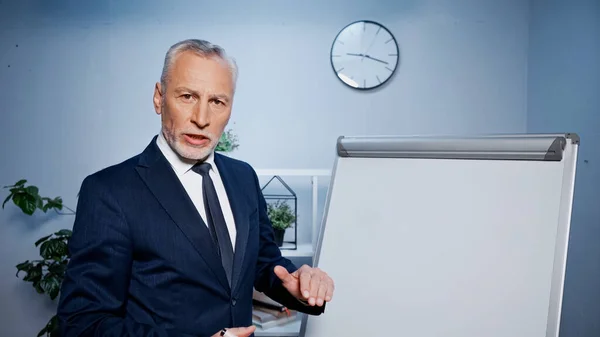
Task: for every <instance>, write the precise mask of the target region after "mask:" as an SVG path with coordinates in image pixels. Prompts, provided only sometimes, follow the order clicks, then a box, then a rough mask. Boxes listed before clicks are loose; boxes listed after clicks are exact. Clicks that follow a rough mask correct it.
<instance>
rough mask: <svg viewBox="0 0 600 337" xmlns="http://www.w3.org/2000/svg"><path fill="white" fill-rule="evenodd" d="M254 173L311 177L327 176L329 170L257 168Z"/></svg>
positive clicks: (329, 172)
mask: <svg viewBox="0 0 600 337" xmlns="http://www.w3.org/2000/svg"><path fill="white" fill-rule="evenodd" d="M255 171H256V174H257V175H259V176H288V177H289V176H297V177H302V176H306V177H312V176H329V175H331V170H325V169H308V170H302V169H298V170H295V169H257V170H255Z"/></svg>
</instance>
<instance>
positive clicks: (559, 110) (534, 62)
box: [527, 0, 600, 337]
mask: <svg viewBox="0 0 600 337" xmlns="http://www.w3.org/2000/svg"><path fill="white" fill-rule="evenodd" d="M530 18H531V19H530V20H531V22H530V30H529V40H530V44H529V86H528V91H529V100H528V110H529V114H528V119H527V130H528V131H529V132H557V131H559V132H564V131H574V132H577V133H579V135H580V136H581V147H580V153H579V161H578V169H577V178H576V184H575V205H574V207H573V221H572V229H571V240H570V243H569V244H570V249H569V256H568V260H567V275H566V281H565V282H566V284H565V295H564V308H563V315H562V327H561V328H562V329H561V336H567V337H579V336H586V337H587V336H590V337H592V336H600V245H599V244H598V243H599V242H600V166H599V164H600V151H599V150H598V145H599V144H600V2H599V1H598V0H575V1H574V0H568V1H567V0H558V1H557V0H552V1H545V0H536V1H533V2H532V3H531V11H530Z"/></svg>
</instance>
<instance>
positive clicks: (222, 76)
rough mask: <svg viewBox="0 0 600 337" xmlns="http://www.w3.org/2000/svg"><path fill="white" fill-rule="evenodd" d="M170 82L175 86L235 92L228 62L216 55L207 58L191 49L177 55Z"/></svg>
mask: <svg viewBox="0 0 600 337" xmlns="http://www.w3.org/2000/svg"><path fill="white" fill-rule="evenodd" d="M169 82H170V84H171V85H172V86H173V87H177V86H187V87H189V88H191V89H194V90H210V91H221V92H228V93H230V92H233V79H232V73H231V69H230V68H229V67H228V65H227V62H225V61H224V60H222V59H220V58H218V57H216V56H215V57H208V58H207V57H202V56H199V55H197V54H195V53H193V52H189V51H186V52H183V53H181V54H179V55H177V57H175V59H174V62H173V65H172V67H171V69H170V74H169Z"/></svg>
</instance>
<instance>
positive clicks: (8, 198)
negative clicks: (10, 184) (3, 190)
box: [2, 193, 13, 208]
mask: <svg viewBox="0 0 600 337" xmlns="http://www.w3.org/2000/svg"><path fill="white" fill-rule="evenodd" d="M12 196H13V193H11V194H9V195H8V196H7V197H6V199H4V202H3V203H2V208H4V205H5V204H6V203H7V202H8V201H9V200H10V198H11V197H12Z"/></svg>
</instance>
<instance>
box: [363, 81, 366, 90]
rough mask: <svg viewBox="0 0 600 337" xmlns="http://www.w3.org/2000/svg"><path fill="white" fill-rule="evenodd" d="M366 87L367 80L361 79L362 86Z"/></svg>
mask: <svg viewBox="0 0 600 337" xmlns="http://www.w3.org/2000/svg"><path fill="white" fill-rule="evenodd" d="M366 87H367V80H363V88H366Z"/></svg>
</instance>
